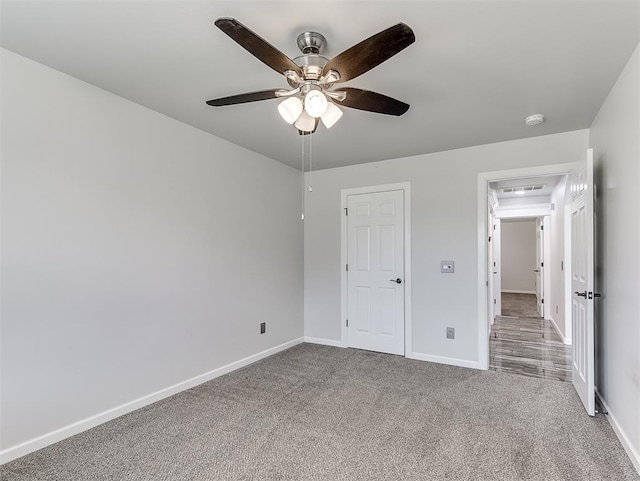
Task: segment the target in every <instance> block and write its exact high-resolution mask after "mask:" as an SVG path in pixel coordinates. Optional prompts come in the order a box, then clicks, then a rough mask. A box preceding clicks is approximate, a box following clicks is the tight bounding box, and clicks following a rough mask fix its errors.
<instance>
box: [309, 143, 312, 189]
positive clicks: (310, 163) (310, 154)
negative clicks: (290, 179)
mask: <svg viewBox="0 0 640 481" xmlns="http://www.w3.org/2000/svg"><path fill="white" fill-rule="evenodd" d="M312 171H313V134H309V192H313V186H312V185H311V172H312Z"/></svg>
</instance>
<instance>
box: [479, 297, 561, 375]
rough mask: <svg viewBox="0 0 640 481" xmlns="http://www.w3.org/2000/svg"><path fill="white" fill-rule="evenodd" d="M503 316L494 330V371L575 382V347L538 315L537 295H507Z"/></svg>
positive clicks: (491, 347)
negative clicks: (573, 348) (573, 375)
mask: <svg viewBox="0 0 640 481" xmlns="http://www.w3.org/2000/svg"><path fill="white" fill-rule="evenodd" d="M502 313H503V315H502V316H498V317H496V320H495V323H494V325H493V326H492V328H491V336H490V341H489V365H490V368H491V369H493V370H495V371H506V372H512V373H515V374H522V375H524V376H531V377H539V378H547V379H555V380H557V381H571V346H566V345H565V344H563V343H562V340H561V339H560V336H559V335H558V333H557V332H556V331H555V329H554V328H553V326H552V325H551V322H550V321H547V320H544V319H543V318H541V317H540V316H539V315H538V313H537V312H536V297H535V295H533V294H511V293H503V294H502Z"/></svg>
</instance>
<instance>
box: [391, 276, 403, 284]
mask: <svg viewBox="0 0 640 481" xmlns="http://www.w3.org/2000/svg"><path fill="white" fill-rule="evenodd" d="M389 281H390V282H395V283H396V284H402V279H400V278H399V277H398V278H397V279H389Z"/></svg>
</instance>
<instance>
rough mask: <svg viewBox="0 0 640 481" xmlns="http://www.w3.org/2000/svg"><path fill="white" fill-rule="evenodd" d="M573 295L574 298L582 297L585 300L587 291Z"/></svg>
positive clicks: (576, 292)
mask: <svg viewBox="0 0 640 481" xmlns="http://www.w3.org/2000/svg"><path fill="white" fill-rule="evenodd" d="M574 294H575V295H576V296H580V297H584V298H585V299H586V298H587V291H584V292H578V291H575V292H574Z"/></svg>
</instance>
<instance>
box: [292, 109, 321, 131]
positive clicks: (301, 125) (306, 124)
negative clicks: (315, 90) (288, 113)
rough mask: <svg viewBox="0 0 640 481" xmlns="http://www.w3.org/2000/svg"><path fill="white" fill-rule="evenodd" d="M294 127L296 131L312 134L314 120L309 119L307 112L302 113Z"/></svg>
mask: <svg viewBox="0 0 640 481" xmlns="http://www.w3.org/2000/svg"><path fill="white" fill-rule="evenodd" d="M294 125H295V127H296V128H297V129H298V130H302V131H303V132H313V129H315V128H316V119H314V118H313V117H311V115H309V114H308V113H307V112H302V113H301V114H300V117H298V120H296V123H295V124H294Z"/></svg>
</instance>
